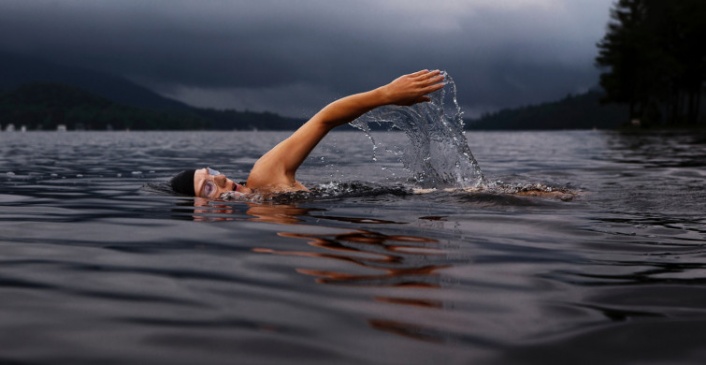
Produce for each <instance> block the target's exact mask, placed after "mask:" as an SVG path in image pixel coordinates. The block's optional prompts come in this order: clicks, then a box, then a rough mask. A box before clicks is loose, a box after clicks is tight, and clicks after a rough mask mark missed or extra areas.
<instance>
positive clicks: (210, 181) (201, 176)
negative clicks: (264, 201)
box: [194, 167, 251, 199]
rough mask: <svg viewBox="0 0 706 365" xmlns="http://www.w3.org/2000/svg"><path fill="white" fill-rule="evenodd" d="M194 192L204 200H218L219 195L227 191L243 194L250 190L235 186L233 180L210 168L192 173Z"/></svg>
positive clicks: (238, 185)
mask: <svg viewBox="0 0 706 365" xmlns="http://www.w3.org/2000/svg"><path fill="white" fill-rule="evenodd" d="M194 191H195V192H196V196H198V197H201V198H206V199H218V198H220V197H221V194H223V193H227V192H229V191H237V192H239V193H243V194H249V193H251V191H250V189H248V188H246V187H245V186H243V185H240V184H236V183H235V182H234V181H233V180H231V179H229V178H227V177H226V176H225V175H223V174H221V173H220V172H218V171H216V170H214V169H212V168H210V167H205V168H203V169H198V170H196V172H194Z"/></svg>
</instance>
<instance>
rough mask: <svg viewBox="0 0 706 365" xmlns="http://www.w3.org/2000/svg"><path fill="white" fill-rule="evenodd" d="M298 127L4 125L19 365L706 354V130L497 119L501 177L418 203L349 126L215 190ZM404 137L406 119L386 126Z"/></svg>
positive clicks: (383, 138) (4, 234)
mask: <svg viewBox="0 0 706 365" xmlns="http://www.w3.org/2000/svg"><path fill="white" fill-rule="evenodd" d="M285 136H286V133H278V132H266V133H264V132H224V133H223V132H222V133H216V132H189V133H187V132H168V133H167V132H144V133H134V132H133V133H127V132H68V133H56V132H28V133H0V189H1V190H0V298H1V299H0V313H3V315H2V316H0V344H2V346H0V362H1V363H11V364H13V363H14V364H96V363H105V364H110V363H116V364H117V363H150V364H152V363H154V364H161V363H164V364H194V363H203V364H237V363H242V364H275V363H301V364H332V363H336V364H361V363H369V364H429V363H448V364H469V363H487V364H566V363H574V364H628V363H635V364H638V363H639V364H646V363H655V364H657V363H660V364H663V363H669V364H679V363H683V364H686V363H694V364H698V363H703V362H704V361H706V351H705V350H704V347H703V338H704V337H706V309H705V308H706V247H705V246H704V244H705V243H706V218H705V217H704V213H703V212H704V207H705V206H706V193H704V181H705V180H704V179H705V177H706V170H705V169H704V164H706V162H705V161H706V136H704V135H703V134H698V133H697V134H694V133H680V132H671V133H641V134H621V133H614V132H590V131H585V132H531V133H530V132H474V133H470V132H469V133H468V135H467V138H468V142H469V145H470V147H471V149H472V150H473V154H474V156H475V158H476V160H477V161H478V163H479V165H480V167H481V168H482V170H483V174H484V176H485V180H486V181H487V182H488V183H500V184H505V186H508V185H509V186H528V185H533V184H539V185H540V186H542V187H554V188H562V189H570V190H571V191H574V192H577V193H578V195H577V197H576V198H575V199H573V200H571V201H562V200H558V199H553V198H538V197H525V196H518V195H513V194H503V193H500V192H497V191H492V190H490V191H484V192H466V191H448V190H438V191H434V192H430V193H426V194H410V193H409V188H411V187H414V185H415V184H416V182H415V180H414V176H411V175H412V174H411V173H410V172H409V171H407V170H406V169H405V168H404V167H403V166H402V165H403V164H402V163H401V162H400V157H399V155H397V154H396V151H395V150H394V149H390V151H389V152H387V151H384V148H383V149H379V150H377V151H375V159H376V161H373V151H372V147H371V144H370V142H369V140H368V138H367V137H366V136H365V135H364V134H363V133H360V132H338V133H333V134H332V135H330V136H329V137H327V139H326V140H325V141H324V142H323V144H322V145H321V146H319V147H318V148H317V149H316V150H315V152H314V153H313V154H312V156H311V157H310V158H309V160H308V161H307V162H306V164H305V165H304V166H303V167H302V169H301V170H300V174H299V176H298V177H299V179H300V180H301V181H302V182H304V183H305V184H306V185H308V186H319V187H322V188H327V189H329V190H328V191H330V192H334V193H332V194H329V195H327V196H316V197H309V198H301V199H290V200H288V201H287V202H286V204H285V203H282V202H280V203H272V202H263V203H254V202H223V201H202V200H199V199H193V198H183V197H175V196H171V195H162V194H158V193H155V192H154V191H152V190H150V189H145V188H143V186H144V185H145V184H147V183H150V182H155V181H157V182H159V181H162V182H163V181H166V180H167V179H168V177H169V176H171V175H173V174H175V173H176V172H178V171H179V170H180V169H182V168H197V167H202V166H206V165H208V166H211V167H214V168H217V169H219V170H221V171H222V172H224V173H227V174H228V175H230V176H232V177H235V178H236V179H242V180H244V179H245V178H246V175H247V172H248V170H249V168H250V166H251V165H252V163H253V162H254V161H255V159H256V158H257V157H258V156H259V155H260V154H262V153H263V152H265V151H266V150H267V149H268V148H269V147H271V146H273V145H274V144H276V143H277V142H278V141H279V140H280V139H282V138H283V137H285ZM375 138H376V140H377V141H379V142H380V143H382V144H383V145H386V146H400V145H404V144H405V143H407V142H406V139H405V138H406V137H405V135H404V134H403V133H378V134H375Z"/></svg>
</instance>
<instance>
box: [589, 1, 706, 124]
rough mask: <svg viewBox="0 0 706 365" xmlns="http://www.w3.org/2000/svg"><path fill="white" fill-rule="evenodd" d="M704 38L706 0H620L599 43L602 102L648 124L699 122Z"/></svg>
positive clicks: (704, 69)
mask: <svg viewBox="0 0 706 365" xmlns="http://www.w3.org/2000/svg"><path fill="white" fill-rule="evenodd" d="M705 44H706V1H704V0H679V1H666V0H619V1H618V2H617V3H616V4H615V5H614V7H613V8H612V9H611V20H610V22H609V23H608V26H607V31H606V35H605V36H604V37H603V39H602V40H601V41H600V42H599V43H598V49H599V53H598V56H597V57H596V65H597V66H598V67H601V68H603V69H604V70H605V72H604V73H603V74H602V75H601V79H600V83H601V86H602V87H603V88H604V89H605V91H606V97H605V98H604V102H612V103H622V104H627V105H629V110H630V118H631V119H639V120H641V121H642V123H644V124H646V125H654V124H660V123H663V122H667V123H670V124H683V123H688V124H696V123H698V121H699V119H702V117H701V110H700V109H701V100H702V98H703V96H702V95H703V93H704V80H705V79H706V47H705V46H704V45H705Z"/></svg>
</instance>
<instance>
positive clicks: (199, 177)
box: [169, 70, 445, 199]
mask: <svg viewBox="0 0 706 365" xmlns="http://www.w3.org/2000/svg"><path fill="white" fill-rule="evenodd" d="M444 84H445V83H444V75H443V74H442V73H441V71H439V70H434V71H429V70H421V71H417V72H414V73H411V74H407V75H402V76H400V77H398V78H396V79H395V80H393V81H392V82H390V83H388V84H386V85H383V86H380V87H378V88H376V89H373V90H370V91H366V92H362V93H359V94H354V95H349V96H346V97H343V98H341V99H338V100H336V101H334V102H332V103H330V104H328V105H327V106H325V107H324V108H323V109H321V110H320V111H319V112H318V113H316V114H315V115H314V116H313V117H311V119H309V120H308V121H307V122H306V123H304V124H303V125H302V126H301V127H299V129H297V130H296V131H295V132H294V133H293V134H292V135H291V136H289V137H288V138H287V139H285V140H284V141H282V142H280V143H279V144H277V145H276V146H275V147H273V148H272V149H271V150H269V151H268V152H267V153H265V154H264V155H262V157H260V159H258V160H257V162H255V165H253V168H252V170H251V171H250V174H249V175H248V178H247V181H246V182H245V184H244V185H243V184H238V183H236V182H235V181H233V180H231V179H229V178H227V177H226V176H225V175H223V174H221V173H220V172H218V171H217V170H214V169H212V168H210V167H204V168H200V169H193V170H184V171H181V172H179V173H178V174H176V175H175V176H174V177H172V178H171V179H170V181H169V184H170V186H171V188H172V190H173V191H174V192H176V193H178V194H181V195H186V196H195V197H201V198H206V199H219V198H220V197H221V196H223V195H224V194H230V195H236V196H240V195H242V196H247V195H250V194H253V193H259V194H263V195H270V194H278V193H286V192H294V191H308V189H307V188H306V187H305V186H304V185H303V184H302V183H300V182H299V181H297V179H296V172H297V169H298V168H299V166H301V164H302V163H303V162H304V160H305V159H306V158H307V157H308V156H309V154H310V153H311V151H312V150H313V149H314V148H315V147H316V145H317V144H318V143H319V142H320V141H321V140H322V139H323V138H324V137H325V136H326V135H327V134H328V132H330V131H331V130H332V129H333V128H335V127H338V126H340V125H343V124H346V123H349V122H351V121H353V120H355V119H356V118H358V117H360V116H361V115H363V114H365V113H366V112H368V111H370V110H373V109H375V108H378V107H381V106H385V105H399V106H411V105H414V104H417V103H422V102H428V101H430V98H429V97H428V96H427V95H428V94H431V93H433V92H435V91H437V90H439V89H441V88H443V87H444Z"/></svg>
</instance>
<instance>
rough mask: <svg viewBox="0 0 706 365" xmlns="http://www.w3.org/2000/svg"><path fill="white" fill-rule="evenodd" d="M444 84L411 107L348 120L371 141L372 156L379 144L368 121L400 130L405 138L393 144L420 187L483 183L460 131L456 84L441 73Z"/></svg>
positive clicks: (393, 107) (460, 119)
mask: <svg viewBox="0 0 706 365" xmlns="http://www.w3.org/2000/svg"><path fill="white" fill-rule="evenodd" d="M443 74H444V77H445V83H446V85H445V87H444V88H443V89H441V90H439V91H437V92H435V93H433V94H431V95H430V97H431V101H430V102H428V103H419V104H416V105H414V106H411V107H401V106H387V107H383V108H378V109H375V110H373V111H371V112H368V113H366V114H364V115H363V116H361V117H360V118H358V119H356V120H355V121H353V122H351V125H352V126H354V127H356V128H358V129H360V130H362V131H363V132H364V133H366V134H367V136H368V138H370V141H371V142H372V143H373V159H374V160H375V159H376V158H377V156H376V153H377V150H378V148H379V147H380V146H379V143H377V142H376V141H375V139H374V138H373V136H372V134H371V124H372V123H376V124H379V125H383V126H386V127H387V129H388V130H401V131H403V132H404V133H405V134H406V135H407V137H408V138H409V144H408V145H406V146H396V147H395V148H396V149H397V150H399V151H400V152H401V153H400V155H401V157H400V160H401V162H402V163H403V165H404V166H405V167H406V168H407V169H409V170H410V171H411V172H412V178H413V179H414V180H415V182H416V183H417V184H418V185H419V186H420V187H422V188H469V187H478V186H480V185H481V184H483V180H484V179H483V174H482V172H481V170H480V167H479V166H478V163H477V162H476V160H475V158H473V154H472V153H471V149H470V148H469V147H468V142H467V140H466V136H465V133H464V130H463V118H462V116H463V112H462V111H461V108H460V107H459V105H458V101H457V100H456V84H455V83H454V81H453V79H452V78H451V77H450V76H449V75H448V74H447V73H446V72H444V73H443Z"/></svg>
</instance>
